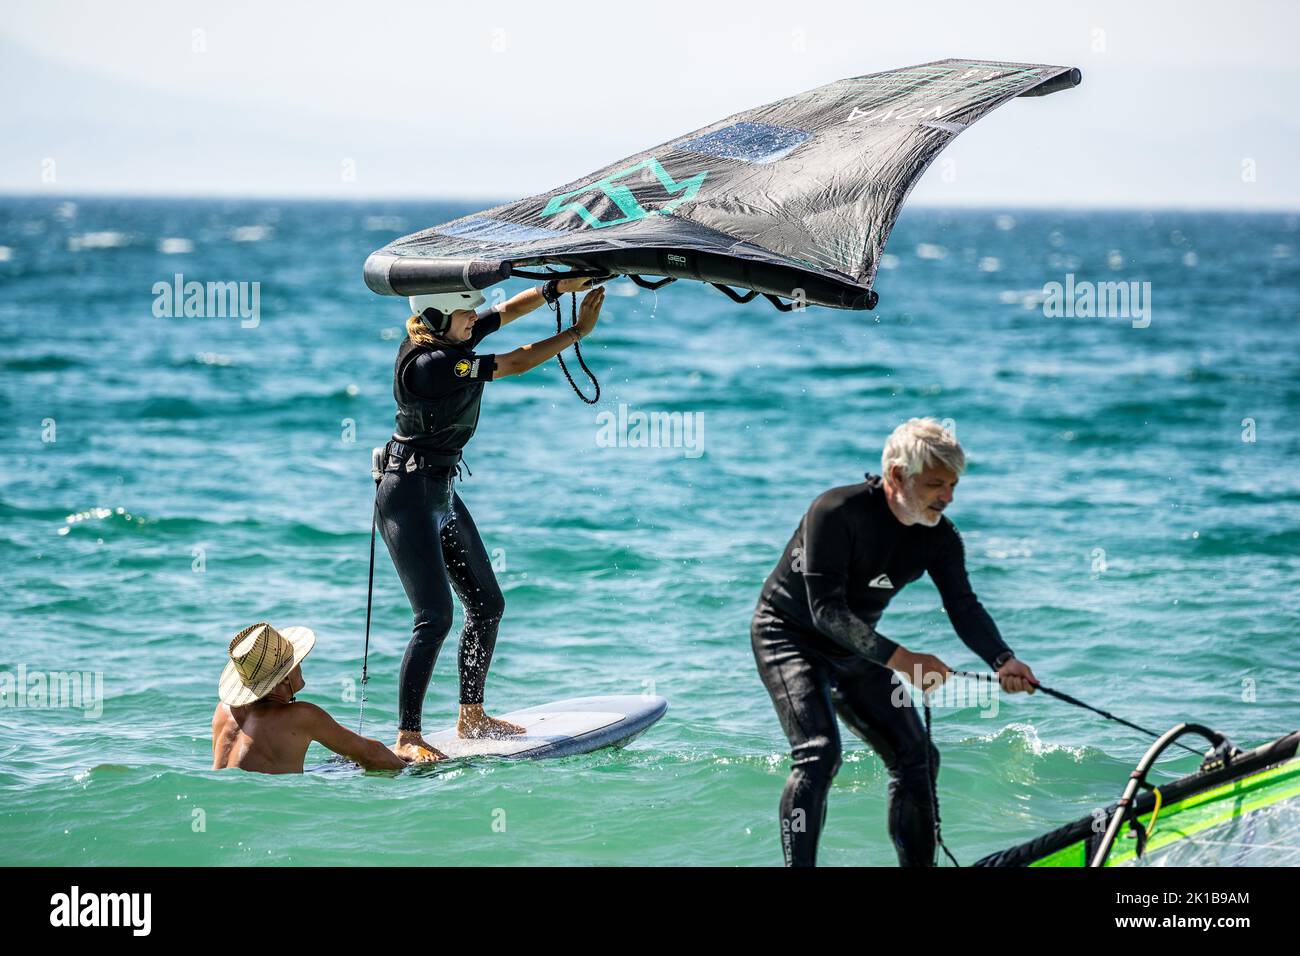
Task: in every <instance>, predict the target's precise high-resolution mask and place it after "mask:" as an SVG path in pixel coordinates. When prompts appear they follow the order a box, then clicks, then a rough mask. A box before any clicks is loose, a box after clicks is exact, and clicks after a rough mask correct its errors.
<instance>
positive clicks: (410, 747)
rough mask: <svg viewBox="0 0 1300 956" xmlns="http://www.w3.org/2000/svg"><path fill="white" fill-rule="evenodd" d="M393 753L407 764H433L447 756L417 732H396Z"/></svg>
mask: <svg viewBox="0 0 1300 956" xmlns="http://www.w3.org/2000/svg"><path fill="white" fill-rule="evenodd" d="M393 753H395V754H397V756H399V757H401V758H402V759H403V760H405V761H407V762H408V763H433V762H434V761H435V760H446V759H447V755H446V754H445V753H443V752H442V751H441V750H439V749H438V748H437V747H434V746H433V745H432V744H430V743H429V742H428V741H427V740H425V739H424V738H423V737H421V736H420V732H419V731H418V730H401V731H398V733H397V743H396V744H394V745H393Z"/></svg>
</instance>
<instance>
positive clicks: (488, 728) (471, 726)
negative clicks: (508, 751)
mask: <svg viewBox="0 0 1300 956" xmlns="http://www.w3.org/2000/svg"><path fill="white" fill-rule="evenodd" d="M527 730H528V728H526V727H520V726H519V725H518V724H512V723H511V722H510V721H508V720H500V719H499V718H496V717H489V716H488V715H487V714H485V713H483V705H482V704H461V707H460V719H459V720H458V721H456V736H457V737H464V738H482V737H489V738H500V737H513V736H515V735H516V734H522V733H526V732H527Z"/></svg>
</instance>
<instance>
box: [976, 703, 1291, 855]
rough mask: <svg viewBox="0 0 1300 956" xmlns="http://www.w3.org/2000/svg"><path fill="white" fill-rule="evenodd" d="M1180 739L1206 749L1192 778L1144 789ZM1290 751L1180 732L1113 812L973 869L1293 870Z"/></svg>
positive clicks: (1167, 738) (1285, 744)
mask: <svg viewBox="0 0 1300 956" xmlns="http://www.w3.org/2000/svg"><path fill="white" fill-rule="evenodd" d="M1188 732H1195V733H1202V735H1203V736H1207V739H1211V741H1212V742H1213V743H1215V750H1214V751H1213V752H1212V753H1211V754H1210V756H1209V757H1207V759H1206V761H1205V763H1204V764H1202V766H1201V769H1200V770H1198V771H1197V772H1196V773H1193V774H1189V775H1187V776H1185V777H1181V778H1179V779H1177V780H1174V781H1172V782H1170V783H1166V784H1152V783H1148V782H1147V781H1146V774H1147V771H1149V770H1150V769H1151V767H1152V766H1153V765H1154V762H1155V758H1156V757H1157V756H1159V754H1160V753H1161V752H1162V751H1163V750H1164V749H1165V748H1166V747H1168V746H1169V745H1170V744H1172V743H1173V742H1174V741H1175V740H1176V739H1177V737H1179V736H1182V735H1184V734H1186V733H1188ZM1210 735H1212V736H1210ZM1298 744H1300V731H1297V732H1293V733H1290V734H1287V735H1286V736H1284V737H1280V738H1278V739H1277V740H1274V741H1273V742H1272V743H1268V744H1264V745H1263V746H1261V747H1256V748H1255V749H1254V750H1249V751H1239V750H1237V749H1236V748H1235V747H1232V745H1231V744H1230V743H1229V742H1228V741H1227V740H1226V739H1224V738H1222V737H1221V736H1220V735H1217V734H1213V732H1212V731H1207V730H1206V729H1205V728H1200V727H1198V726H1197V725H1190V724H1182V725H1179V726H1178V727H1175V728H1174V729H1173V730H1171V731H1169V732H1168V733H1166V734H1164V735H1163V736H1162V737H1161V738H1160V740H1158V741H1157V742H1156V743H1155V744H1154V745H1153V746H1152V748H1151V749H1150V750H1149V751H1148V752H1147V754H1146V756H1145V757H1143V760H1142V762H1141V763H1139V764H1138V768H1137V770H1136V771H1135V772H1134V776H1133V779H1132V780H1130V783H1129V787H1128V788H1127V789H1126V790H1125V794H1124V796H1123V797H1121V798H1120V800H1119V801H1118V802H1116V803H1114V804H1111V805H1110V806H1109V807H1107V808H1106V809H1105V810H1103V811H1099V812H1098V813H1096V814H1095V815H1090V816H1087V817H1083V818H1082V819H1079V820H1075V821H1074V822H1073V823H1068V824H1066V825H1065V826H1063V827H1059V828H1058V829H1056V830H1053V831H1051V832H1050V833H1046V834H1043V835H1042V836H1040V837H1037V838H1035V839H1033V840H1029V841H1028V842H1026V843H1022V844H1020V845H1019V846H1014V847H1011V848H1010V849H1007V850H1003V851H1001V852H999V853H994V854H991V855H990V856H986V857H984V858H983V859H982V860H979V861H977V862H976V863H975V864H974V865H975V866H1090V865H1092V866H1095V865H1105V866H1134V865H1137V866H1296V865H1300V756H1297V752H1296V751H1297V745H1298ZM1139 789H1141V791H1142V792H1140V793H1139V792H1138V790H1139Z"/></svg>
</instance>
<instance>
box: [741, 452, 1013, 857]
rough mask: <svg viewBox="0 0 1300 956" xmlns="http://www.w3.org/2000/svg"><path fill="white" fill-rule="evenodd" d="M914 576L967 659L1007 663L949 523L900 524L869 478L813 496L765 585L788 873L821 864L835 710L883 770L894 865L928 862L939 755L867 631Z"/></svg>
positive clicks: (763, 624)
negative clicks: (928, 583) (786, 759)
mask: <svg viewBox="0 0 1300 956" xmlns="http://www.w3.org/2000/svg"><path fill="white" fill-rule="evenodd" d="M923 573H928V574H929V575H930V577H931V578H932V579H933V581H934V583H935V585H936V586H937V587H938V589H939V594H940V596H941V597H942V599H943V605H944V609H945V610H946V611H947V613H948V617H949V618H950V620H951V621H952V624H953V627H954V628H955V629H956V631H957V634H958V636H959V637H960V638H961V639H962V641H964V642H965V643H966V645H967V646H968V647H970V649H971V650H973V651H974V652H975V653H977V654H978V655H979V656H980V657H981V658H983V659H984V660H985V661H986V662H987V663H988V664H989V665H990V666H996V663H997V662H999V661H1002V660H1005V658H1006V657H1008V656H1010V653H1011V652H1010V650H1009V648H1008V647H1007V646H1006V644H1005V643H1003V641H1002V638H1001V636H1000V635H999V634H998V629H997V626H996V625H995V624H994V623H993V620H992V619H991V618H990V617H989V615H988V613H987V612H986V611H985V610H984V608H983V606H982V605H981V604H980V602H979V600H978V599H977V598H976V597H975V593H974V592H973V591H972V590H971V586H970V581H969V580H968V578H967V576H966V558H965V551H964V549H963V547H962V542H961V536H960V535H959V534H958V533H957V529H956V528H955V527H954V526H953V524H952V522H951V521H949V520H948V518H946V517H944V518H941V519H940V521H939V523H938V524H937V525H936V526H935V527H933V528H930V527H926V526H925V525H921V524H913V525H904V524H903V523H902V522H900V521H899V520H898V519H897V518H895V517H894V514H893V512H891V511H890V510H889V505H888V503H887V501H886V498H885V490H884V487H883V485H882V483H881V480H880V478H879V477H876V476H873V475H868V476H867V480H866V481H864V482H862V483H860V484H856V485H847V486H844V487H841V488H832V489H831V490H830V491H827V492H826V493H825V494H823V495H821V496H820V497H818V498H817V500H815V501H814V502H813V503H812V506H811V507H809V509H808V511H807V513H806V514H805V515H804V517H803V520H802V521H800V523H799V527H798V529H797V530H796V531H795V533H794V535H793V536H792V537H791V538H790V542H789V543H788V544H787V545H786V548H785V552H784V553H783V554H782V555H781V560H780V561H779V562H778V563H777V566H776V568H775V569H774V570H773V571H772V573H771V574H770V575H768V578H767V581H766V582H765V583H764V585H763V591H762V594H761V595H760V597H759V600H758V607H757V608H756V609H755V611H754V619H753V622H752V624H751V627H750V638H751V642H752V644H753V649H754V658H755V661H756V662H757V664H758V670H759V675H760V676H761V677H762V680H763V684H764V686H766V687H767V690H768V693H769V694H770V695H771V696H772V702H773V703H774V704H775V706H776V712H777V716H778V717H779V718H780V721H781V727H782V728H783V729H784V730H785V733H786V736H787V737H788V738H789V739H790V746H791V756H792V758H793V761H794V765H793V767H792V769H791V772H790V778H789V780H788V781H787V782H786V786H785V790H784V792H783V793H782V796H781V820H780V823H781V844H782V849H783V852H784V855H785V860H786V864H787V865H790V866H812V865H813V864H815V862H816V859H817V841H818V838H819V836H820V833H821V828H822V825H823V823H824V822H825V816H826V798H827V794H828V792H829V790H830V786H831V781H832V780H833V779H834V776H835V773H836V771H837V770H838V769H839V765H840V737H839V730H838V728H837V726H836V723H835V714H836V713H837V712H838V713H839V715H840V718H841V719H842V720H843V721H844V722H845V724H847V725H848V726H849V728H850V729H851V730H852V731H853V732H854V733H855V734H857V735H858V736H859V737H861V738H862V739H863V740H865V741H866V742H867V743H868V744H870V745H871V747H872V749H874V750H875V751H876V753H877V754H879V755H880V758H881V759H882V760H883V761H884V762H885V765H886V766H887V767H888V769H889V774H890V784H889V835H890V837H891V839H892V840H893V842H894V847H895V849H896V850H897V852H898V858H899V862H900V863H902V864H903V865H904V866H908V865H914V866H925V865H929V864H930V862H931V861H932V860H933V857H934V810H933V806H932V803H931V789H930V780H929V779H927V776H926V768H927V766H929V768H930V772H931V773H933V774H937V773H938V767H939V754H938V752H937V751H936V750H934V749H933V748H929V750H930V753H929V754H928V755H927V753H926V750H927V745H926V738H925V729H924V727H923V726H922V723H921V721H920V719H919V718H918V717H917V715H916V711H915V708H914V707H913V706H912V704H911V696H910V695H909V694H904V693H898V694H895V692H894V691H895V688H896V687H897V685H898V683H899V678H898V677H897V675H895V674H894V672H893V671H891V670H890V669H889V668H887V667H886V666H884V665H885V662H886V661H888V660H889V658H890V656H891V655H892V654H893V652H894V651H895V649H897V647H898V645H897V644H896V643H894V642H893V641H891V640H890V639H889V638H887V637H885V636H884V635H883V634H881V633H880V632H879V631H877V630H876V624H877V622H878V621H879V620H880V616H881V614H882V613H883V611H884V610H885V608H886V607H887V606H888V604H889V602H890V601H891V600H892V599H893V597H894V595H896V594H897V593H898V592H899V590H901V589H902V588H903V587H904V586H905V585H907V584H908V583H910V582H912V581H915V580H916V579H917V578H919V577H920V576H921V575H922V574H923ZM899 700H901V701H902V702H903V704H902V706H899V705H898V704H897V702H898V701H899Z"/></svg>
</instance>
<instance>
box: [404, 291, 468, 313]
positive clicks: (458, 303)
mask: <svg viewBox="0 0 1300 956" xmlns="http://www.w3.org/2000/svg"><path fill="white" fill-rule="evenodd" d="M407 301H408V302H410V303H411V311H412V314H413V315H421V314H423V312H424V310H425V309H437V310H438V311H439V312H441V313H442V314H443V315H451V314H452V313H453V312H455V311H456V310H457V309H477V308H478V307H479V306H480V305H482V304H483V303H484V302H486V301H487V299H486V298H484V296H483V293H482V292H480V291H479V290H478V289H465V290H463V291H461V292H432V293H429V294H428V295H413V296H411V297H410V298H409V299H408V300H407Z"/></svg>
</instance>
